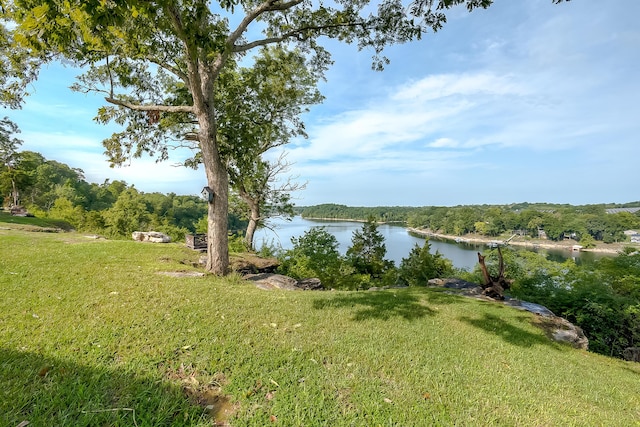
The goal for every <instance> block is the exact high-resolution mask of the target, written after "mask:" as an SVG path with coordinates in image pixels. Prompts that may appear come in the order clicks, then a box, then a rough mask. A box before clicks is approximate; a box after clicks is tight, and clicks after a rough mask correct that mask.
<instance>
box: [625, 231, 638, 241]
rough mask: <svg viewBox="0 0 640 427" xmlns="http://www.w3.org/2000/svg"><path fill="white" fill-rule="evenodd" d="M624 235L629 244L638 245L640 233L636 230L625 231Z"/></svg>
mask: <svg viewBox="0 0 640 427" xmlns="http://www.w3.org/2000/svg"><path fill="white" fill-rule="evenodd" d="M624 235H625V236H628V237H629V240H631V243H640V232H638V230H626V231H625V232H624Z"/></svg>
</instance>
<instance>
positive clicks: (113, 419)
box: [0, 349, 205, 426]
mask: <svg viewBox="0 0 640 427" xmlns="http://www.w3.org/2000/svg"><path fill="white" fill-rule="evenodd" d="M0 394H1V396H2V398H0V425H3V426H17V425H20V424H21V423H22V424H21V425H25V424H24V422H28V423H29V425H31V426H107V425H108V426H164V425H172V426H174V425H175V426H180V425H185V426H186V425H194V424H197V423H198V421H199V420H202V418H203V414H204V412H205V411H204V409H203V408H201V407H199V406H196V405H193V404H191V403H189V401H188V400H187V398H186V397H185V395H184V394H183V391H182V389H181V387H179V386H178V385H174V384H171V383H169V382H165V381H159V380H158V378H140V377H138V376H136V375H134V374H132V373H130V372H125V371H123V370H120V369H114V368H107V367H87V366H80V365H78V364H75V363H73V362H69V361H65V360H59V359H54V358H49V357H44V356H42V355H39V354H35V353H29V352H23V351H13V350H7V349H0Z"/></svg>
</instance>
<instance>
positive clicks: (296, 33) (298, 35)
mask: <svg viewBox="0 0 640 427" xmlns="http://www.w3.org/2000/svg"><path fill="white" fill-rule="evenodd" d="M366 25H367V24H366V22H348V23H344V24H330V25H318V26H308V27H302V28H297V29H295V30H292V31H288V32H286V33H284V34H282V35H281V36H277V37H268V38H265V39H261V40H255V41H252V42H250V43H246V44H243V45H238V46H234V47H233V51H234V52H246V51H247V50H251V49H253V48H254V47H258V46H266V45H268V44H272V43H279V42H282V41H285V40H288V39H292V38H295V39H296V40H298V41H304V40H306V39H307V38H308V37H307V36H306V35H305V33H309V32H315V33H317V32H320V31H322V30H331V29H336V28H349V27H366Z"/></svg>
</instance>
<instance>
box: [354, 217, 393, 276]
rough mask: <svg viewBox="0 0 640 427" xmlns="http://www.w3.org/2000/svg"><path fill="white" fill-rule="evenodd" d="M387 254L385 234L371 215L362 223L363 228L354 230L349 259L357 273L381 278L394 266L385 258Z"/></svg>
mask: <svg viewBox="0 0 640 427" xmlns="http://www.w3.org/2000/svg"><path fill="white" fill-rule="evenodd" d="M386 254H387V247H386V245H385V243H384V236H383V235H382V234H380V232H379V231H378V224H377V223H376V221H375V219H374V218H373V217H369V218H368V219H367V221H366V222H365V223H364V224H362V229H361V230H355V231H354V232H353V236H352V237H351V246H350V247H349V249H347V260H349V263H350V264H351V265H352V266H353V268H354V269H355V271H356V273H358V274H366V275H368V276H371V277H372V278H374V279H380V278H381V277H382V276H383V275H384V274H385V273H386V272H387V271H388V270H389V269H391V268H393V261H389V260H387V259H385V255H386Z"/></svg>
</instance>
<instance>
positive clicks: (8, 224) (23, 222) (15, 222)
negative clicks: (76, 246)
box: [0, 210, 73, 231]
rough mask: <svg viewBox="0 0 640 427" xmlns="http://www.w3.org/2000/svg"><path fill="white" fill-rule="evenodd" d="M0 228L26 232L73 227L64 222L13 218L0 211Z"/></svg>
mask: <svg viewBox="0 0 640 427" xmlns="http://www.w3.org/2000/svg"><path fill="white" fill-rule="evenodd" d="M0 227H3V228H13V229H20V230H27V231H51V230H53V229H61V230H71V229H72V228H73V227H72V226H71V224H69V223H68V222H66V221H62V220H56V219H48V218H36V217H23V216H13V215H11V214H10V213H9V212H4V211H2V210H0Z"/></svg>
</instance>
